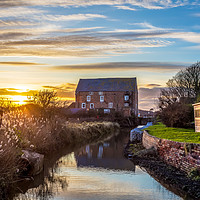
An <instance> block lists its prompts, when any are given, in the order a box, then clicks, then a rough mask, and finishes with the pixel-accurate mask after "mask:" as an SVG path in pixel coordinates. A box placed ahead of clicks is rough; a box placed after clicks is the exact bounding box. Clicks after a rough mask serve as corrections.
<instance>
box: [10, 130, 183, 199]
mask: <svg viewBox="0 0 200 200" xmlns="http://www.w3.org/2000/svg"><path fill="white" fill-rule="evenodd" d="M128 139H129V132H128V131H125V130H122V131H121V133H120V134H119V135H115V136H113V137H112V138H110V139H109V140H107V141H99V142H98V143H95V144H90V145H87V146H84V147H82V148H78V149H75V150H74V151H73V152H71V153H68V154H67V155H65V156H63V157H61V158H60V159H58V161H56V163H55V164H54V166H53V167H51V168H48V167H46V172H44V174H43V175H40V176H39V177H38V178H36V179H35V180H34V181H32V184H31V183H29V182H27V183H24V182H23V184H22V185H21V188H20V186H18V188H19V190H20V191H21V192H22V191H24V192H25V191H26V192H25V194H22V193H21V194H18V195H16V197H15V198H14V199H15V200H19V199H20V200H24V199H26V200H29V199H30V200H39V199H40V200H50V199H51V200H65V199H67V200H180V199H182V198H181V197H179V196H177V195H175V194H174V193H172V192H170V191H168V190H167V189H166V188H164V187H163V186H162V185H161V184H160V183H158V182H157V181H156V180H154V179H153V178H152V177H151V176H150V175H149V174H148V173H146V172H145V170H142V169H140V167H138V166H134V164H133V163H132V162H131V161H129V160H127V159H126V158H124V156H123V150H124V145H126V143H127V142H128ZM54 160H55V159H54ZM33 182H34V184H33ZM37 182H38V183H37ZM36 186H37V187H36ZM31 187H35V188H31ZM28 188H30V189H28Z"/></svg>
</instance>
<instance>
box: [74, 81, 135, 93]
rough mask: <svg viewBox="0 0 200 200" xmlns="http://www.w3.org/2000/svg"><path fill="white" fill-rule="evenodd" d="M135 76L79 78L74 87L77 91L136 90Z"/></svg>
mask: <svg viewBox="0 0 200 200" xmlns="http://www.w3.org/2000/svg"><path fill="white" fill-rule="evenodd" d="M136 90H137V81H136V78H100V79H80V80H79V83H78V86H77V88H76V93H78V92H100V91H102V92H103V91H104V92H106V91H107V92H108V91H109V92H116V91H124V92H125V91H136Z"/></svg>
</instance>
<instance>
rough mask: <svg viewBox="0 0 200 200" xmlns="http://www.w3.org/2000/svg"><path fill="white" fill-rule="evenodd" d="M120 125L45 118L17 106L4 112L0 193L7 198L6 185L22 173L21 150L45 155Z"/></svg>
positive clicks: (117, 127)
mask: <svg viewBox="0 0 200 200" xmlns="http://www.w3.org/2000/svg"><path fill="white" fill-rule="evenodd" d="M118 129H119V125H118V124H117V123H111V122H98V123H96V122H93V123H92V122H91V123H81V124H74V123H68V122H66V120H65V119H64V118H60V117H58V116H53V117H51V118H44V117H38V116H33V115H30V114H29V113H28V112H26V110H25V111H22V110H17V109H15V110H14V111H10V112H8V113H6V114H4V116H3V119H2V125H1V129H0V141H1V144H0V159H1V162H0V183H1V185H0V197H1V199H6V194H7V193H8V190H9V189H8V188H9V187H8V186H9V185H10V184H12V183H13V182H14V180H16V179H17V178H18V176H19V175H21V169H22V167H23V170H24V167H26V166H23V163H22V162H20V161H21V156H22V154H23V151H22V150H27V151H30V152H37V153H40V154H44V156H48V155H50V154H52V153H53V152H54V151H56V150H58V149H61V148H63V147H64V146H66V145H73V144H74V145H75V144H76V143H84V141H87V142H88V143H89V142H90V141H92V140H95V139H101V137H105V135H107V136H108V135H109V134H112V133H114V132H115V131H117V130H118Z"/></svg>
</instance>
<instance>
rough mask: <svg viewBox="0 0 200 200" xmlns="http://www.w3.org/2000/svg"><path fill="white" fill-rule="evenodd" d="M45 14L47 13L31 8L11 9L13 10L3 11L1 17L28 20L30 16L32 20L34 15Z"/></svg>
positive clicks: (5, 9) (0, 13) (6, 9)
mask: <svg viewBox="0 0 200 200" xmlns="http://www.w3.org/2000/svg"><path fill="white" fill-rule="evenodd" d="M12 2H13V1H12ZM0 5H1V3H0ZM43 13H45V11H44V10H40V9H35V8H30V7H17V8H15V7H11V8H4V9H1V12H0V17H1V18H10V17H15V18H16V17H19V18H26V17H27V16H28V17H29V18H30V16H32V15H39V14H43Z"/></svg>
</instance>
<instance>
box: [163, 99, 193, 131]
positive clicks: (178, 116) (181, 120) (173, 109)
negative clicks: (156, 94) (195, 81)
mask: <svg viewBox="0 0 200 200" xmlns="http://www.w3.org/2000/svg"><path fill="white" fill-rule="evenodd" d="M160 118H161V120H162V122H163V123H164V124H165V125H166V126H168V127H176V128H191V123H192V122H193V121H194V111H193V107H192V105H188V104H183V103H178V102H176V103H173V104H171V105H169V106H168V107H167V108H165V109H163V110H162V111H161V112H160Z"/></svg>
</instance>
